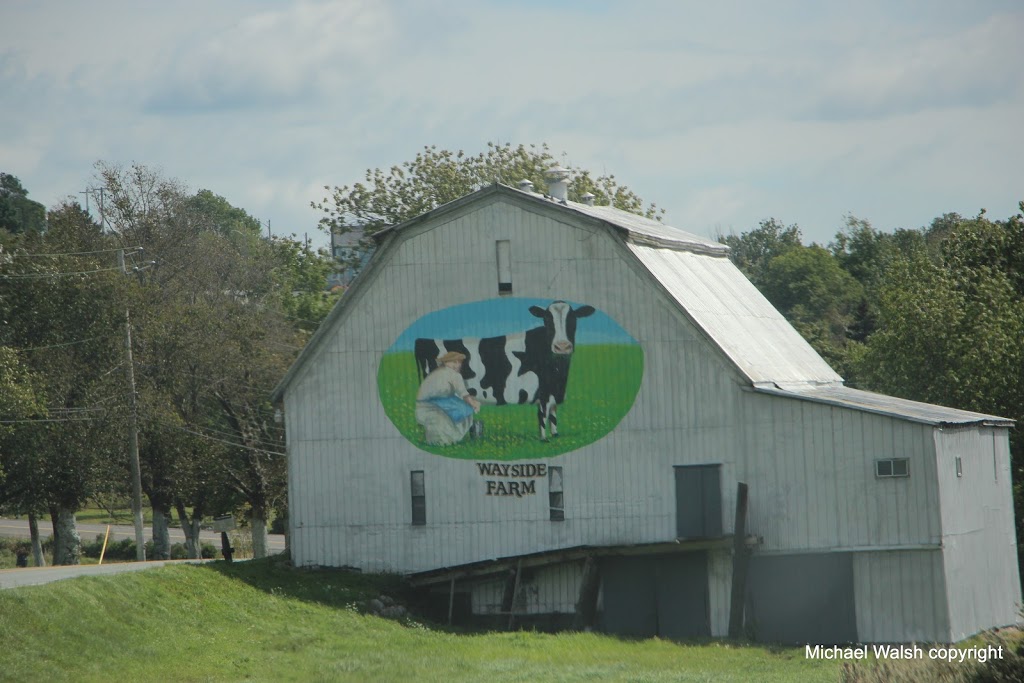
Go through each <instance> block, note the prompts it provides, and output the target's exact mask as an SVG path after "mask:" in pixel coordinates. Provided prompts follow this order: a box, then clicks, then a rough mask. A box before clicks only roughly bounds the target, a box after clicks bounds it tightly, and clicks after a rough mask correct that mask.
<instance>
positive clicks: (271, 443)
mask: <svg viewBox="0 0 1024 683" xmlns="http://www.w3.org/2000/svg"><path fill="white" fill-rule="evenodd" d="M152 419H153V422H156V423H157V424H159V425H161V426H164V427H170V428H172V429H180V428H181V427H180V426H179V425H176V424H172V423H170V422H167V421H165V420H161V419H159V418H152ZM199 429H202V430H203V431H204V432H213V433H214V434H223V435H225V436H232V437H236V438H238V435H237V433H236V432H225V431H224V430H221V429H214V428H213V427H200V428H199ZM211 438H212V437H211ZM252 442H253V443H258V444H266V445H268V446H280V445H281V444H280V443H278V442H274V441H267V440H266V439H252Z"/></svg>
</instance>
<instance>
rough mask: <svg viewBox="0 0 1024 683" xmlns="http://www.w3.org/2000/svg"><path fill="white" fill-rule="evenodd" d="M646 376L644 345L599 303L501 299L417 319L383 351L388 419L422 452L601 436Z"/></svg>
mask: <svg viewBox="0 0 1024 683" xmlns="http://www.w3.org/2000/svg"><path fill="white" fill-rule="evenodd" d="M642 377H643V350H642V349H641V348H640V345H639V344H638V343H637V342H636V340H635V339H633V337H632V336H631V335H630V334H629V333H627V332H626V331H625V330H624V329H623V328H622V327H621V326H620V325H619V324H618V323H617V322H616V321H615V320H613V319H612V318H611V317H610V316H609V315H608V314H606V313H604V312H603V311H601V310H600V309H596V308H594V307H593V306H590V305H586V304H582V303H580V302H573V301H569V300H566V299H555V300H552V299H535V298H516V297H499V298H495V299H486V300H483V301H474V302H471V303H465V304H459V305H455V306H449V307H447V308H441V309H438V310H435V311H432V312H430V313H427V314H426V315H423V316H421V317H420V318H417V319H415V320H413V321H412V322H411V324H410V325H409V326H408V327H407V328H406V329H405V330H404V331H403V332H402V333H401V334H400V335H399V336H398V338H397V339H396V340H395V342H394V343H393V344H392V345H391V347H390V348H388V350H387V351H385V353H384V355H383V356H382V358H381V361H380V367H379V369H378V372H377V389H378V392H379V395H380V401H381V406H382V407H383V409H384V412H385V413H386V414H387V416H388V418H389V419H390V420H391V423H392V424H393V425H394V426H395V427H396V428H397V430H398V432H399V433H400V434H401V435H402V436H403V437H404V438H405V439H407V440H408V441H409V442H410V443H412V444H413V445H414V446H415V447H416V448H418V449H420V450H424V451H427V452H429V453H435V454H437V455H443V456H445V457H450V458H459V459H465V460H492V461H493V460H523V459H527V458H550V457H554V456H557V455H560V454H562V453H568V452H570V451H574V450H576V449H579V448H582V447H584V446H586V445H588V444H591V443H593V442H595V441H597V440H598V439H600V438H602V437H604V436H605V435H606V434H608V433H609V432H610V431H611V430H613V429H614V428H615V426H616V425H617V424H619V422H620V421H621V420H622V418H623V417H625V415H626V414H627V413H628V412H629V410H630V408H631V407H632V405H633V402H634V400H635V399H636V395H637V392H638V391H639V388H640V382H641V379H642ZM559 418H561V419H559ZM538 437H539V438H538ZM553 437H558V438H557V439H556V438H553Z"/></svg>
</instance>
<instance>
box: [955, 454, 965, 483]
mask: <svg viewBox="0 0 1024 683" xmlns="http://www.w3.org/2000/svg"><path fill="white" fill-rule="evenodd" d="M956 476H957V478H958V479H959V478H960V477H962V476H964V462H963V460H961V459H960V456H959V455H958V456H956Z"/></svg>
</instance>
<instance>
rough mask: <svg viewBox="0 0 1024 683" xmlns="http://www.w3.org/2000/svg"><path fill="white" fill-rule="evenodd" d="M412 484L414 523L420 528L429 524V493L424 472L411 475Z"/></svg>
mask: <svg viewBox="0 0 1024 683" xmlns="http://www.w3.org/2000/svg"><path fill="white" fill-rule="evenodd" d="M410 475H411V477H410V483H411V484H412V523H413V524H415V525H417V526H419V525H423V524H426V523H427V493H426V487H425V486H424V481H423V470H413V471H412V472H411V473H410Z"/></svg>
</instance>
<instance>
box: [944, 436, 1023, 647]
mask: <svg viewBox="0 0 1024 683" xmlns="http://www.w3.org/2000/svg"><path fill="white" fill-rule="evenodd" d="M1007 444H1008V442H1007V438H1006V430H1005V429H1003V428H993V427H967V428H946V429H943V430H941V431H936V433H935V457H936V462H937V465H938V473H939V476H938V480H939V498H940V501H941V509H942V542H943V546H944V551H943V558H944V561H945V563H944V568H945V574H946V584H947V589H948V591H949V602H950V606H949V609H950V620H951V632H952V636H953V638H954V639H956V640H959V639H961V638H965V637H967V636H970V635H973V634H975V633H977V632H978V631H980V630H982V629H984V628H989V627H991V626H1006V625H1009V624H1013V623H1016V621H1017V619H1018V609H1019V608H1020V603H1021V593H1020V582H1019V579H1018V577H1017V571H1016V568H1017V567H1016V554H1017V547H1016V545H1017V538H1016V530H1015V529H1014V525H1013V494H1012V489H1011V482H1010V454H1009V448H1008V445H1007ZM957 457H959V458H960V459H961V463H962V471H963V476H962V477H957V475H956V458H957Z"/></svg>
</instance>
